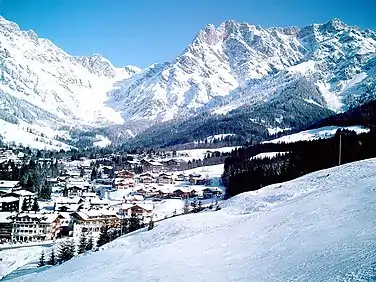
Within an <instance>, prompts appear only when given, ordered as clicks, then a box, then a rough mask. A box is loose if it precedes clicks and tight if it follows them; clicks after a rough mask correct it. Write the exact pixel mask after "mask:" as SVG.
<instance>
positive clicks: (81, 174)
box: [80, 167, 85, 178]
mask: <svg viewBox="0 0 376 282" xmlns="http://www.w3.org/2000/svg"><path fill="white" fill-rule="evenodd" d="M84 175H85V170H84V168H83V167H81V170H80V177H81V178H82V177H84Z"/></svg>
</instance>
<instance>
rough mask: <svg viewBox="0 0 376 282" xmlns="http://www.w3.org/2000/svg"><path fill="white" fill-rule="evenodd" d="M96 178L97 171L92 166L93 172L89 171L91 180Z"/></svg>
mask: <svg viewBox="0 0 376 282" xmlns="http://www.w3.org/2000/svg"><path fill="white" fill-rule="evenodd" d="M96 178H97V169H96V168H95V166H94V167H93V170H92V171H91V180H94V179H96Z"/></svg>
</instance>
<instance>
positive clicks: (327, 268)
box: [12, 159, 376, 282]
mask: <svg viewBox="0 0 376 282" xmlns="http://www.w3.org/2000/svg"><path fill="white" fill-rule="evenodd" d="M375 182H376V159H370V160H365V161H360V162H355V163H351V164H347V165H343V166H341V167H335V168H331V169H327V170H322V171H318V172H315V173H311V174H309V175H306V176H303V177H301V178H298V179H296V180H293V181H290V182H286V183H282V184H275V185H271V186H267V187H264V188H262V189H260V190H258V191H254V192H248V193H243V194H240V195H238V196H235V197H233V198H231V199H230V200H227V201H225V202H222V203H221V206H222V210H220V211H216V212H214V211H211V212H201V213H198V214H190V215H183V216H178V217H175V218H171V219H168V220H165V221H161V222H157V223H156V224H155V228H154V229H153V230H151V231H147V230H140V231H136V232H134V233H132V234H128V235H126V236H123V237H121V238H119V239H117V240H115V241H113V242H111V243H109V244H107V245H105V246H104V247H103V249H104V250H102V251H99V252H95V253H89V254H87V255H84V256H81V257H77V258H74V259H72V260H70V261H68V262H66V263H64V264H62V265H59V266H56V267H53V268H50V269H47V270H45V271H41V272H39V273H35V274H32V275H27V276H23V277H21V278H18V279H17V278H15V279H14V280H12V281H24V282H27V281H56V282H58V281H66V280H67V279H68V277H69V279H68V280H69V281H71V282H76V281H82V280H86V281H92V282H96V281H101V282H102V281H124V279H127V280H129V281H192V280H195V281H267V282H273V281H310V282H316V281H373V279H374V275H375V271H376V269H375V261H376V254H375V251H374V250H375V248H376V241H375V240H374V238H375V236H376V217H375V208H374V207H375V204H376V200H375V193H376V191H375V186H374V183H375ZM67 275H68V276H67Z"/></svg>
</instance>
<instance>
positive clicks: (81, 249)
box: [77, 232, 87, 254]
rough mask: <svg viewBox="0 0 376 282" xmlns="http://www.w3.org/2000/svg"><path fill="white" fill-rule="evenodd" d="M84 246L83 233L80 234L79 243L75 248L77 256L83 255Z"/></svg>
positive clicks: (84, 235) (85, 241)
mask: <svg viewBox="0 0 376 282" xmlns="http://www.w3.org/2000/svg"><path fill="white" fill-rule="evenodd" d="M86 245H87V240H86V234H85V232H81V235H80V242H79V245H78V248H77V252H78V253H79V254H82V253H84V252H85V251H86Z"/></svg>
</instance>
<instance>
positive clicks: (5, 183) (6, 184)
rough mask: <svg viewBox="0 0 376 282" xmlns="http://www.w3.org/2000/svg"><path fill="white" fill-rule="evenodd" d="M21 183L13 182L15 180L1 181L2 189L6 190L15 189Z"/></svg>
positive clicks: (0, 187)
mask: <svg viewBox="0 0 376 282" xmlns="http://www.w3.org/2000/svg"><path fill="white" fill-rule="evenodd" d="M18 183H20V182H19V181H13V180H0V189H6V188H13V187H15V186H16V185H17V184H18Z"/></svg>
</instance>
